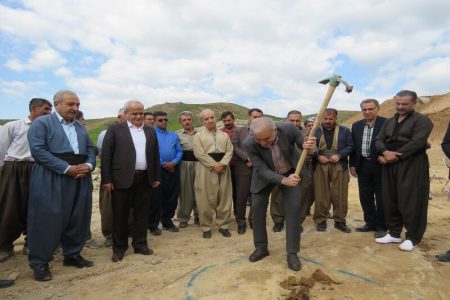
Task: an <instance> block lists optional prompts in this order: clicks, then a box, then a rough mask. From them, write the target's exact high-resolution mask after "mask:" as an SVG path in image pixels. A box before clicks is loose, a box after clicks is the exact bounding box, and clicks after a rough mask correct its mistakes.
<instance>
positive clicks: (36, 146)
mask: <svg viewBox="0 0 450 300" xmlns="http://www.w3.org/2000/svg"><path fill="white" fill-rule="evenodd" d="M74 126H75V131H76V133H77V140H78V150H79V154H85V155H86V156H87V160H86V162H87V163H90V164H91V165H92V167H93V168H95V156H96V155H97V152H96V148H95V146H94V145H93V144H92V142H91V139H90V138H89V135H88V133H87V131H86V128H85V127H84V126H83V125H81V124H80V123H78V122H74ZM28 143H29V144H30V152H31V155H32V156H33V158H34V160H35V161H36V163H37V164H40V165H42V166H44V167H45V168H47V169H49V170H51V171H53V172H55V173H57V174H61V175H62V174H64V172H65V171H66V169H67V168H68V167H69V164H68V163H67V162H66V161H64V160H62V159H60V158H58V157H56V156H54V155H53V153H57V154H61V153H69V152H72V153H73V149H72V146H71V145H70V142H69V139H68V138H67V135H66V133H65V132H64V129H63V128H62V125H61V122H60V121H59V119H58V116H57V115H56V114H55V113H52V114H50V115H46V116H42V117H39V118H37V119H36V120H34V121H33V122H32V123H31V125H30V128H29V130H28Z"/></svg>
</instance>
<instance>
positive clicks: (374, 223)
mask: <svg viewBox="0 0 450 300" xmlns="http://www.w3.org/2000/svg"><path fill="white" fill-rule="evenodd" d="M360 107H361V112H362V114H363V117H364V119H362V120H359V121H358V122H355V123H353V125H352V138H353V145H354V149H353V153H352V154H351V156H350V173H351V174H352V175H353V176H355V177H358V188H359V201H360V202H361V207H362V209H363V212H364V221H365V222H366V224H364V226H361V227H358V228H356V231H358V232H369V231H375V237H377V238H379V237H383V236H384V235H385V234H386V221H385V218H384V211H383V204H382V201H381V165H380V164H379V162H378V153H377V149H376V148H375V137H376V136H377V134H378V132H379V131H380V129H381V127H382V125H383V124H384V122H385V121H386V118H383V117H380V116H378V111H379V109H380V104H379V103H378V101H377V100H375V99H366V100H363V101H362V102H361V104H360Z"/></svg>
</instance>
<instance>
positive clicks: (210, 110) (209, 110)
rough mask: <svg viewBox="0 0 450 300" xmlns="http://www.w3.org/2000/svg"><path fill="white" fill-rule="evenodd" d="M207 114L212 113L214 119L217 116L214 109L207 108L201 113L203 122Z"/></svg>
mask: <svg viewBox="0 0 450 300" xmlns="http://www.w3.org/2000/svg"><path fill="white" fill-rule="evenodd" d="M206 112H211V113H212V114H213V115H214V117H215V116H216V114H215V112H214V111H213V110H212V109H209V108H207V109H204V110H202V111H201V112H200V119H202V120H203V114H205V113H206Z"/></svg>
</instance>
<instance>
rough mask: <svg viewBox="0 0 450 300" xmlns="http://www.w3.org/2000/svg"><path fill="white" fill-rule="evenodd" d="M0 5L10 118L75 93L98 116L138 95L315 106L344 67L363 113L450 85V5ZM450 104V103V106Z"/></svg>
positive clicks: (347, 105) (273, 108) (337, 99)
mask: <svg viewBox="0 0 450 300" xmlns="http://www.w3.org/2000/svg"><path fill="white" fill-rule="evenodd" d="M124 3H125V2H123V1H102V0H97V1H85V0H80V1H63V0H62V1H54V0H53V1H50V0H33V1H11V0H3V1H0V105H1V109H0V118H2V119H5V118H8V119H12V118H20V117H23V116H25V115H26V114H27V106H28V102H29V100H30V99H31V98H33V97H44V98H47V99H49V100H51V99H52V96H53V94H54V93H55V92H56V91H58V90H59V89H70V90H73V91H75V92H76V93H77V94H78V95H79V98H80V101H81V110H83V111H84V112H85V116H86V117H87V118H99V117H107V116H114V115H115V114H116V112H117V110H118V109H119V108H120V107H122V106H123V103H124V102H125V101H126V100H129V99H138V100H141V101H142V102H143V103H144V104H145V106H146V107H149V106H151V105H154V104H158V103H162V102H180V101H181V102H186V103H208V102H218V101H221V102H223V101H226V102H234V103H238V104H242V105H245V106H248V107H260V108H262V109H263V110H264V111H265V112H267V113H269V114H273V115H277V116H283V115H285V114H286V113H287V112H288V111H289V110H291V109H298V110H301V111H302V112H303V113H305V114H308V113H314V112H316V111H317V109H318V108H319V106H320V104H321V101H322V99H323V97H324V95H325V93H326V87H325V86H322V85H320V84H318V83H317V82H318V81H319V80H321V79H322V78H324V77H327V76H329V75H331V74H333V73H338V74H340V75H342V76H343V77H345V78H346V79H347V80H348V81H349V82H350V83H351V84H353V85H354V86H355V89H354V93H352V94H346V93H344V91H343V90H344V89H343V88H340V89H339V90H337V91H336V93H335V96H334V97H333V100H332V102H331V104H330V106H333V107H336V108H338V109H352V110H357V109H358V104H359V102H360V101H361V100H363V99H366V98H377V99H379V100H381V101H382V100H385V99H388V98H390V97H392V96H393V95H394V94H395V93H396V92H397V91H398V90H400V89H411V90H415V91H416V92H417V93H418V94H419V95H434V94H442V93H447V92H449V91H450V79H449V78H450V18H449V17H448V12H450V2H449V1H444V0H440V1H438V0H431V1H405V0H400V1H372V0H366V1H356V0H341V1H331V0H330V1H328V0H322V1H321V0H319V1H252V0H248V1H239V2H237V1H206V0H201V1H170V0H169V1H144V0H129V1H127V2H126V5H125V4H124ZM449 106H450V104H449Z"/></svg>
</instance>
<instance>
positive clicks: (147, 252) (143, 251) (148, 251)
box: [134, 247, 153, 255]
mask: <svg viewBox="0 0 450 300" xmlns="http://www.w3.org/2000/svg"><path fill="white" fill-rule="evenodd" d="M134 253H137V254H142V255H152V254H153V250H152V249H150V248H148V247H147V248H140V249H134Z"/></svg>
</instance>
